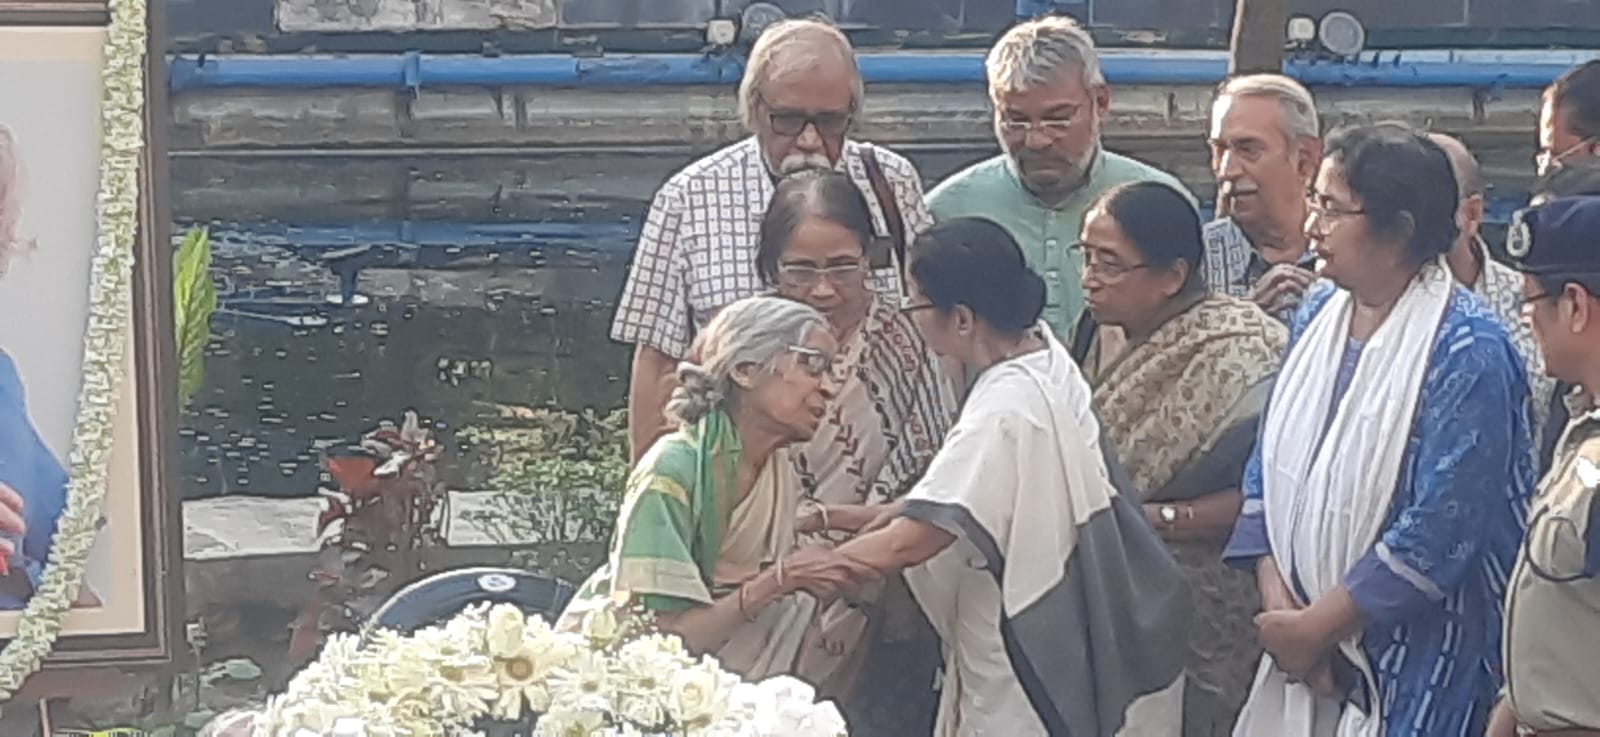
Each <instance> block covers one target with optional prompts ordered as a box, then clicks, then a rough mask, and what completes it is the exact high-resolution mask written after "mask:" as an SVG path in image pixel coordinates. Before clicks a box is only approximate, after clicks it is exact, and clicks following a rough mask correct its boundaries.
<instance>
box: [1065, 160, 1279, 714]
mask: <svg viewBox="0 0 1600 737" xmlns="http://www.w3.org/2000/svg"><path fill="white" fill-rule="evenodd" d="M1081 240H1082V243H1081V245H1080V246H1079V248H1081V249H1082V250H1083V263H1084V267H1083V273H1082V279H1083V288H1084V293H1085V294H1086V295H1087V297H1088V312H1087V314H1086V316H1085V319H1084V323H1083V325H1082V326H1080V329H1079V331H1078V335H1079V341H1078V344H1077V345H1076V346H1075V348H1076V349H1077V350H1076V353H1077V354H1078V356H1077V357H1078V359H1079V362H1080V363H1081V364H1082V365H1083V367H1084V373H1085V375H1086V376H1087V377H1088V379H1089V382H1090V385H1091V386H1093V388H1094V408H1095V412H1096V414H1098V415H1099V417H1100V419H1101V422H1102V423H1103V424H1104V428H1105V432H1106V436H1107V437H1108V438H1109V439H1110V441H1111V444H1112V446H1113V448H1114V449H1115V451H1116V454H1117V457H1118V458H1119V459H1120V460H1121V461H1122V463H1123V465H1124V466H1125V467H1126V469H1127V471H1128V475H1129V477H1130V478H1131V480H1132V482H1133V484H1134V486H1135V487H1136V490H1137V491H1138V493H1139V494H1140V495H1141V497H1142V501H1143V503H1144V510H1145V514H1146V516H1147V517H1149V519H1150V521H1151V523H1152V524H1154V525H1155V527H1156V529H1157V530H1158V531H1159V532H1160V533H1161V535H1162V537H1163V538H1165V539H1166V541H1167V544H1168V546H1169V547H1170V548H1171V549H1172V552H1173V555H1174V556H1175V557H1176V558H1177V559H1178V561H1179V563H1180V564H1182V565H1183V567H1184V568H1185V569H1186V571H1187V572H1188V574H1189V578H1190V582H1191V584H1192V585H1193V589H1194V592H1195V603H1196V607H1197V611H1196V615H1197V616H1195V617H1194V618H1193V619H1192V620H1191V626H1190V639H1189V647H1190V659H1189V666H1188V669H1187V679H1186V684H1187V685H1186V689H1185V694H1184V731H1183V734H1184V736H1185V737H1212V736H1213V735H1227V734H1228V733H1229V732H1230V731H1231V729H1232V725H1233V720H1234V717H1235V716H1236V715H1237V713H1238V710H1239V708H1240V707H1241V706H1242V705H1243V703H1244V700H1245V697H1246V696H1247V695H1248V693H1249V688H1250V682H1251V677H1252V675H1253V674H1254V670H1255V664H1256V662H1257V660H1258V658H1259V653H1260V649H1259V647H1258V646H1257V644H1256V635H1255V628H1254V625H1253V615H1254V613H1255V611H1256V604H1257V602H1258V601H1259V597H1258V596H1257V594H1256V592H1255V586H1254V581H1253V580H1252V578H1251V577H1250V576H1249V575H1248V574H1245V573H1240V572H1236V571H1232V570H1230V569H1227V568H1225V567H1224V566H1223V564H1222V562H1221V553H1222V548H1223V545H1224V544H1225V543H1226V542H1227V539H1228V536H1229V534H1230V533H1231V532H1232V528H1233V525H1234V522H1235V520H1236V519H1237V517H1238V514H1239V509H1240V507H1241V505H1242V503H1243V497H1242V495H1241V494H1240V492H1239V481H1240V479H1241V478H1242V476H1243V469H1244V464H1245V461H1246V459H1247V458H1248V456H1249V453H1250V447H1251V444H1252V442H1253V441H1254V439H1255V434H1256V426H1257V425H1258V423H1259V421H1260V415H1261V411H1262V407H1263V405H1264V403H1265V400H1266V397H1267V395H1268V392H1269V390H1270V385H1271V382H1272V379H1273V377H1274V375H1275V374H1276V371H1277V368H1278V363H1279V360H1280V356H1281V355H1282V353H1283V350H1284V344H1285V341H1286V340H1287V334H1286V329H1285V328H1284V326H1283V325H1282V324H1280V323H1279V322H1278V321H1276V320H1274V319H1272V317H1270V316H1269V315H1267V314H1266V313H1265V312H1262V311H1261V309H1260V308H1259V307H1257V306H1256V305H1254V304H1251V303H1250V302H1246V301H1243V300H1239V299H1233V298H1231V297H1225V296H1218V295H1209V294H1208V293H1207V290H1206V288H1205V284H1204V283H1203V280H1202V278H1201V276H1200V259H1201V254H1202V253H1203V251H1202V248H1203V246H1202V242H1201V237H1200V219H1199V216H1198V214H1197V213H1196V212H1195V210H1194V208H1193V206H1191V205H1190V204H1189V202H1188V200H1187V199H1186V198H1184V197H1183V195H1182V194H1180V193H1179V192H1178V191H1177V190H1174V189H1172V188H1170V187H1168V186H1166V185H1164V184H1159V183H1155V182H1141V183H1136V184H1129V185H1124V186H1121V187H1118V188H1116V189H1113V190H1111V191H1109V192H1107V193H1106V194H1104V195H1102V196H1101V198H1100V199H1099V200H1098V201H1097V202H1096V203H1094V204H1093V205H1092V206H1091V208H1090V210H1089V212H1088V214H1087V216H1086V217H1085V218H1084V225H1083V232H1082V239H1081Z"/></svg>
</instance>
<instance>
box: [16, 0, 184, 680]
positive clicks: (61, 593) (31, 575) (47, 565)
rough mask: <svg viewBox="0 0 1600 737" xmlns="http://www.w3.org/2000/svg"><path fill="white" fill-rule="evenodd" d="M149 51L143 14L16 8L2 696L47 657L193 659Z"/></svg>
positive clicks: (78, 5) (89, 662)
mask: <svg viewBox="0 0 1600 737" xmlns="http://www.w3.org/2000/svg"><path fill="white" fill-rule="evenodd" d="M152 37H153V36H152V35H151V34H150V17H149V15H148V13H147V12H146V9H145V3H144V2H143V0H134V1H132V2H125V1H124V0H114V1H113V2H110V3H107V2H78V1H77V0H60V1H59V2H57V1H52V0H37V1H35V2H10V1H7V0H0V315H4V316H5V319H0V415H3V416H0V540H4V541H5V543H6V544H5V545H0V554H3V556H4V557H0V640H3V641H4V649H3V650H0V692H3V693H0V697H3V696H6V695H10V694H11V693H12V692H15V691H16V690H17V689H18V688H20V684H21V682H22V681H23V680H24V679H25V678H26V675H27V673H26V672H25V671H31V670H32V669H33V666H35V665H37V664H38V661H39V656H44V658H43V664H44V667H46V668H47V669H49V668H63V667H67V668H81V667H89V666H95V667H99V666H105V665H112V664H118V665H125V666H140V665H158V664H165V663H168V662H170V661H171V660H172V658H173V655H174V652H175V649H176V646H175V643H176V642H181V637H179V636H178V632H179V631H180V630H181V626H182V621H181V620H182V611H183V610H182V607H181V606H180V600H179V597H180V595H181V592H180V589H181V586H182V575H181V573H179V572H178V567H177V566H178V564H179V561H180V560H181V551H180V548H179V547H178V546H179V544H180V540H179V539H178V536H179V535H180V534H181V530H182V527H181V522H180V521H179V516H178V508H177V504H178V494H177V492H176V489H175V488H174V487H173V486H172V485H171V480H172V479H173V475H172V474H171V472H170V468H169V466H170V455H171V452H170V449H171V447H172V444H171V442H170V440H169V438H171V437H172V436H173V433H174V432H175V430H174V428H175V419H174V418H175V403H176V399H175V396H176V382H177V378H176V369H175V362H174V358H173V348H172V343H173V336H172V323H173V318H172V286H171V259H172V247H171V244H170V235H169V232H170V229H169V225H168V222H167V221H168V218H167V214H166V211H165V205H164V197H163V196H162V195H163V189H164V181H165V163H164V161H165V160H164V152H163V149H162V146H161V140H162V138H161V135H160V128H159V126H155V125H150V124H149V123H150V121H151V119H152V113H153V112H156V111H159V109H160V108H159V105H160V104H161V102H160V101H161V100H162V99H163V96H162V94H161V85H162V84H163V75H162V74H161V64H160V62H161V55H160V54H159V53H147V52H148V49H149V41H148V39H149V38H152ZM156 118H157V119H159V115H157V116H156ZM25 619H26V620H28V625H29V626H26V627H24V626H23V622H24V620H25Z"/></svg>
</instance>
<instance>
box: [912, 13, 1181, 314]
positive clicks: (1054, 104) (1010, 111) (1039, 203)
mask: <svg viewBox="0 0 1600 737" xmlns="http://www.w3.org/2000/svg"><path fill="white" fill-rule="evenodd" d="M985 66H986V67H987V70H988V76H989V99H990V102H992V103H993V105H994V129H995V137H996V138H998V139H999V141H1000V147H1001V149H1003V151H1004V153H1002V154H1001V155H999V156H996V157H994V158H991V159H987V160H985V161H980V162H978V163H977V164H974V165H972V166H970V167H968V168H966V169H964V170H962V171H960V172H957V173H956V174H954V175H952V176H951V177H950V178H949V179H947V180H945V181H944V182H943V183H941V184H940V185H939V186H938V187H937V188H935V189H934V190H933V192H932V193H930V194H929V195H928V206H929V208H930V209H931V210H933V214H934V216H935V217H937V218H939V219H940V220H944V219H948V218H956V217H982V218H987V219H990V220H993V221H995V222H997V223H999V224H1000V225H1001V226H1003V227H1004V228H1005V229H1006V230H1007V231H1010V233H1011V235H1012V237H1013V238H1016V239H1017V243H1018V244H1019V245H1021V246H1022V251H1023V253H1024V254H1025V255H1026V256H1027V258H1028V262H1029V264H1030V265H1032V266H1033V268H1034V269H1035V270H1037V271H1038V272H1039V273H1040V274H1042V275H1044V277H1045V283H1046V288H1047V295H1046V300H1045V312H1044V317H1045V321H1046V322H1048V323H1049V324H1050V326H1051V327H1052V328H1053V329H1054V330H1055V332H1056V334H1057V335H1059V336H1061V337H1062V339H1063V340H1070V333H1071V332H1072V328H1073V327H1074V326H1075V325H1076V324H1077V322H1078V319H1079V317H1080V316H1081V315H1082V314H1083V307H1084V296H1083V287H1082V285H1081V284H1079V273H1078V272H1079V270H1080V269H1081V267H1082V261H1083V256H1082V254H1081V253H1079V252H1078V251H1077V249H1074V248H1072V245H1073V244H1075V243H1077V242H1078V240H1079V231H1080V230H1081V229H1082V226H1083V215H1084V212H1085V210H1087V209H1088V208H1089V205H1090V204H1092V203H1093V202H1094V201H1095V199H1096V198H1098V197H1099V196H1100V195H1101V194H1102V193H1104V192H1105V191H1106V190H1109V189H1111V188H1112V187H1115V186H1117V185H1119V184H1124V183H1127V182H1136V181H1145V180H1155V181H1159V182H1165V183H1167V184H1170V185H1172V186H1173V187H1177V188H1178V189H1179V190H1180V191H1187V190H1184V189H1183V185H1182V184H1180V183H1179V182H1178V180H1177V178H1175V177H1173V176H1172V175H1170V174H1168V173H1166V172H1163V171H1161V170H1159V169H1156V168H1154V167H1151V166H1149V165H1147V164H1144V163H1142V162H1139V161H1136V160H1134V159H1131V158H1128V157H1126V156H1121V155H1118V154H1115V153H1112V152H1110V151H1106V150H1104V149H1103V148H1102V147H1101V145H1100V128H1101V126H1102V125H1103V124H1104V122H1105V119H1106V116H1107V114H1108V113H1109V110H1110V106H1111V88H1110V87H1109V86H1107V85H1106V78H1105V75H1103V74H1102V73H1101V71H1100V59H1099V54H1098V52H1096V50H1095V46H1094V39H1092V38H1091V37H1090V36H1089V34H1088V33H1087V32H1086V31H1084V30H1083V28H1082V27H1080V26H1079V25H1078V24H1077V23H1076V22H1074V21H1073V20H1072V19H1071V18H1066V17H1056V16H1051V17H1045V18H1040V19H1038V20H1032V21H1027V22H1024V23H1020V24H1018V25H1016V26H1014V27H1012V29H1011V30H1009V31H1007V32H1006V34H1005V35H1004V36H1002V37H1001V38H1000V41H999V42H998V43H996V44H995V46H994V48H993V49H991V50H990V51H989V57H988V60H987V62H986V63H985Z"/></svg>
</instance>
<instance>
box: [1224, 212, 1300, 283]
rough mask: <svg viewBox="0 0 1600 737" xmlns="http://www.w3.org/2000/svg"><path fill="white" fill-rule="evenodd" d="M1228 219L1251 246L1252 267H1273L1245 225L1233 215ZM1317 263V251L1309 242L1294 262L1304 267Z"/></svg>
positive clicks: (1263, 268) (1264, 268)
mask: <svg viewBox="0 0 1600 737" xmlns="http://www.w3.org/2000/svg"><path fill="white" fill-rule="evenodd" d="M1228 221H1229V222H1231V223H1233V227H1234V228H1235V229H1237V230H1238V231H1239V237H1241V238H1243V239H1244V242H1245V244H1247V245H1249V246H1250V265H1251V267H1252V268H1254V267H1256V266H1260V267H1262V270H1263V271H1265V270H1266V269H1270V268H1272V263H1271V262H1269V261H1267V258H1266V257H1265V256H1262V255H1261V247H1260V246H1258V245H1256V242H1255V239H1253V238H1251V237H1250V232H1249V231H1247V230H1245V229H1244V226H1243V225H1241V224H1240V223H1239V221H1238V220H1235V219H1234V217H1233V216H1232V215H1229V216H1228ZM1316 263H1317V251H1316V249H1314V248H1312V247H1311V244H1310V243H1307V244H1306V250H1304V251H1301V252H1300V258H1299V259H1298V260H1296V261H1295V262H1294V265H1295V266H1300V267H1303V268H1311V267H1312V266H1314V265H1316Z"/></svg>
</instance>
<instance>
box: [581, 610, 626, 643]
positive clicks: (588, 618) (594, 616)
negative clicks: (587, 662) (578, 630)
mask: <svg viewBox="0 0 1600 737" xmlns="http://www.w3.org/2000/svg"><path fill="white" fill-rule="evenodd" d="M618 629H619V625H618V624H617V617H616V615H614V614H612V613H611V610H610V609H609V608H607V607H600V608H598V609H594V610H591V611H590V612H589V613H588V614H585V615H583V636H584V637H587V638H589V639H590V640H591V641H593V642H596V643H599V644H601V645H609V644H611V641H612V640H615V639H617V630H618Z"/></svg>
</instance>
